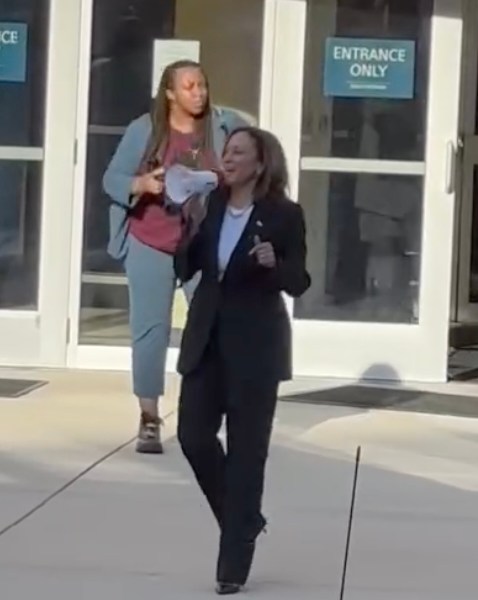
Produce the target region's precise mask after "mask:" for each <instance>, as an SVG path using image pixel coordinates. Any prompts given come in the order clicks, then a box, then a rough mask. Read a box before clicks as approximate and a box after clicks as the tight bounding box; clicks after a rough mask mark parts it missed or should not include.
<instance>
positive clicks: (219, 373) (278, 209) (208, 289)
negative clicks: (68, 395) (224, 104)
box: [176, 127, 310, 594]
mask: <svg viewBox="0 0 478 600" xmlns="http://www.w3.org/2000/svg"><path fill="white" fill-rule="evenodd" d="M223 175H224V184H225V185H224V186H223V187H222V189H221V190H217V191H216V192H214V193H213V194H212V195H211V197H210V199H209V204H208V209H207V214H206V215H205V217H204V219H203V221H202V222H201V223H200V225H199V226H198V232H197V233H196V234H195V235H193V237H192V239H191V240H190V242H189V243H188V244H186V245H185V247H183V249H182V250H181V251H180V252H179V253H178V254H177V256H176V271H177V275H178V278H179V279H180V280H181V281H183V282H185V281H188V280H189V279H191V278H192V277H193V275H194V274H195V273H196V272H197V271H201V272H202V278H201V282H200V284H199V286H198V288H197V290H196V292H195V295H194V298H193V300H192V303H191V306H190V308H189V314H188V319H187V324H186V328H185V331H184V335H183V340H182V345H181V352H180V357H179V364H178V370H179V372H180V374H181V375H182V376H183V380H182V387H181V394H180V404H179V425H178V438H179V442H180V444H181V447H182V450H183V452H184V454H185V456H186V458H187V460H188V461H189V463H190V465H191V467H192V469H193V471H194V473H195V475H196V478H197V480H198V483H199V485H200V487H201V489H202V491H203V492H204V494H205V496H206V498H207V500H208V502H209V505H210V507H211V509H212V511H213V513H214V515H215V517H216V519H217V521H218V524H219V527H220V530H221V539H220V550H219V559H218V563H217V588H216V591H217V593H218V594H234V593H237V592H239V591H240V590H241V589H242V587H243V585H244V584H245V583H246V580H247V578H248V576H249V572H250V569H251V566H252V560H253V555H254V550H255V540H256V538H257V536H258V535H259V534H260V533H261V532H262V531H263V529H264V527H265V524H266V522H265V519H264V517H263V516H262V513H261V502H262V494H263V487H264V471H265V463H266V459H267V454H268V449H269V442H270V435H271V430H272V422H273V418H274V412H275V408H276V403H277V395H278V387H279V383H280V382H281V381H284V380H288V379H290V378H291V326H290V320H289V316H288V313H287V310H286V307H285V304H284V300H283V297H282V292H286V293H287V294H289V295H291V296H293V297H296V298H297V297H299V296H301V295H302V294H303V293H304V292H305V291H306V290H307V289H308V287H309V285H310V277H309V275H308V273H307V271H306V242H305V223H304V216H303V212H302V209H301V207H300V206H299V205H298V204H296V203H294V202H292V201H290V200H289V199H288V198H287V194H286V189H287V184H288V177H287V166H286V159H285V156H284V152H283V149H282V147H281V145H280V143H279V142H278V140H277V139H276V138H275V137H274V136H273V135H272V134H271V133H268V132H266V131H263V130H260V129H257V128H252V127H245V128H241V129H239V130H237V131H235V132H234V134H232V135H231V137H230V138H229V140H228V142H227V144H226V147H225V151H224V156H223ZM224 416H225V418H226V425H227V453H226V452H225V451H224V448H223V446H222V444H221V442H220V441H219V439H218V437H217V436H218V432H219V429H220V427H221V424H222V420H223V417H224Z"/></svg>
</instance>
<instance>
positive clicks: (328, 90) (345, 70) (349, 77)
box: [324, 37, 415, 99]
mask: <svg viewBox="0 0 478 600" xmlns="http://www.w3.org/2000/svg"><path fill="white" fill-rule="evenodd" d="M414 93H415V42H414V41H411V40H379V39H355V38H339V37H332V38H328V39H327V41H326V49H325V68H324V94H325V96H338V97H345V98H347V97H348V98H393V99H410V98H413V96H414Z"/></svg>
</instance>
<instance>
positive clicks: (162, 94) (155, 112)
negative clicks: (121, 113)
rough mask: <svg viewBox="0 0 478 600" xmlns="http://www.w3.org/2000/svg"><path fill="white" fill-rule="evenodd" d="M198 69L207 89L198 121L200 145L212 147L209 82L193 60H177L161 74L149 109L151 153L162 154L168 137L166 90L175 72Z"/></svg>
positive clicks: (170, 84)
mask: <svg viewBox="0 0 478 600" xmlns="http://www.w3.org/2000/svg"><path fill="white" fill-rule="evenodd" d="M187 68H190V69H199V71H201V73H202V75H203V77H204V79H205V80H206V87H207V90H208V97H207V103H206V107H205V109H204V113H203V115H202V116H201V118H200V119H198V121H199V123H198V124H199V131H200V132H201V136H202V141H201V147H202V148H203V149H205V148H207V149H210V148H212V124H211V120H212V117H211V102H210V97H209V82H208V79H207V76H206V73H205V72H204V69H203V68H202V66H201V65H200V64H199V63H197V62H195V61H193V60H178V61H176V62H174V63H171V64H170V65H168V66H167V67H166V68H165V69H164V71H163V74H162V77H161V81H160V82H159V87H158V92H157V94H156V98H155V100H154V102H153V106H152V109H151V121H152V125H153V139H152V154H153V155H156V154H157V153H158V152H159V153H160V154H162V153H163V152H164V150H165V148H166V147H167V144H168V138H169V130H170V128H169V114H170V110H171V107H170V102H169V100H168V97H167V94H166V92H167V91H168V90H172V89H173V88H174V81H175V76H176V73H177V72H178V71H179V70H180V69H187Z"/></svg>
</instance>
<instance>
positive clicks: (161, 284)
mask: <svg viewBox="0 0 478 600" xmlns="http://www.w3.org/2000/svg"><path fill="white" fill-rule="evenodd" d="M125 268H126V275H127V277H128V287H129V304H130V309H129V311H130V328H131V337H132V342H133V391H134V393H135V395H136V396H138V398H148V399H157V398H159V397H160V396H162V395H163V394H164V379H165V368H166V355H167V351H168V346H169V337H170V333H171V319H172V306H173V299H174V292H175V289H176V278H175V275H174V266H173V257H172V256H170V255H169V254H165V253H164V252H160V251H158V250H154V249H153V248H150V247H149V246H145V245H144V244H142V243H141V242H139V241H138V240H136V239H135V238H134V237H133V236H130V238H129V247H128V254H127V256H126V260H125ZM196 285H197V281H195V280H193V281H192V282H191V283H190V284H189V285H186V286H185V287H184V293H185V295H186V300H187V301H190V300H191V298H192V294H193V293H194V289H195V287H196Z"/></svg>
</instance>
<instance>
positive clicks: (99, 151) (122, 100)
mask: <svg viewBox="0 0 478 600" xmlns="http://www.w3.org/2000/svg"><path fill="white" fill-rule="evenodd" d="M263 11H264V1H263V0H247V2H241V3H238V2H237V0H201V2H198V1H197V0H176V1H174V0H162V1H158V0H114V2H111V1H110V0H94V3H93V37H92V57H91V79H90V98H89V118H88V146H87V169H86V185H85V215H84V223H85V226H84V241H83V274H82V278H83V280H82V281H83V283H82V292H81V316H80V342H81V343H83V344H100V345H127V344H129V327H128V310H127V309H128V293H127V288H126V279H125V277H124V275H123V269H122V266H121V265H120V264H119V263H118V262H116V261H114V260H112V259H111V258H110V257H109V256H108V254H107V251H106V247H107V240H108V199H107V198H106V197H105V195H104V194H103V191H102V187H101V180H102V176H103V173H104V171H105V169H106V166H107V164H108V162H109V160H110V158H111V156H112V154H113V152H114V150H115V148H116V146H117V144H118V141H119V139H120V137H121V135H122V133H123V132H124V129H125V127H126V126H127V125H128V123H129V122H130V121H131V120H132V119H134V118H135V117H137V116H139V115H140V114H142V113H144V112H146V111H147V110H149V107H150V102H151V85H152V81H151V79H152V66H153V40H154V39H156V38H159V39H169V38H178V39H183V40H199V41H200V43H201V62H202V64H203V65H204V67H205V69H206V71H207V72H208V75H209V79H210V83H211V89H212V100H213V103H214V104H215V105H219V106H227V107H230V108H232V109H234V110H238V111H240V112H241V113H242V114H243V115H244V116H246V118H247V120H249V121H256V120H257V118H258V113H259V101H260V78H261V59H260V57H261V53H262V26H263ZM237 56H241V60H240V61H237V60H236V57H237ZM231 64H234V77H233V78H228V77H224V73H226V72H228V70H229V69H230V67H231ZM185 315H186V307H185V305H184V300H183V298H182V292H181V293H180V294H178V296H177V299H176V301H175V304H174V315H173V332H172V345H177V344H178V343H179V339H180V334H181V329H182V328H183V326H184V322H185Z"/></svg>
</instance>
